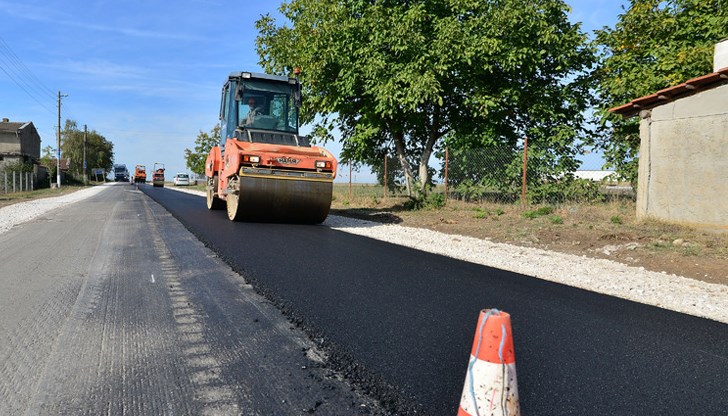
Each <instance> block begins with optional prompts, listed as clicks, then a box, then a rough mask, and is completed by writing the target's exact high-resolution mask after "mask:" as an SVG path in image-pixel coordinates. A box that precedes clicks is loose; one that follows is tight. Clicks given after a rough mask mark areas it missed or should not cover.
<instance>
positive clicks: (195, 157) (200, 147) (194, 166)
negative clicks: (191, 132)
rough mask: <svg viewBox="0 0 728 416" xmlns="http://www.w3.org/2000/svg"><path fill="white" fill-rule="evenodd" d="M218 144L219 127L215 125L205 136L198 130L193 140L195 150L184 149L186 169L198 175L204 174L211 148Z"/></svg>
mask: <svg viewBox="0 0 728 416" xmlns="http://www.w3.org/2000/svg"><path fill="white" fill-rule="evenodd" d="M219 144H220V125H219V124H218V125H216V126H215V127H213V128H212V130H210V134H207V133H205V132H203V131H202V130H200V134H198V135H197V138H196V139H195V150H194V151H192V150H190V149H185V160H186V161H187V167H188V168H190V170H191V171H192V172H194V173H196V174H198V175H204V174H205V160H206V159H207V155H208V154H209V153H210V149H212V147H213V146H217V145H219Z"/></svg>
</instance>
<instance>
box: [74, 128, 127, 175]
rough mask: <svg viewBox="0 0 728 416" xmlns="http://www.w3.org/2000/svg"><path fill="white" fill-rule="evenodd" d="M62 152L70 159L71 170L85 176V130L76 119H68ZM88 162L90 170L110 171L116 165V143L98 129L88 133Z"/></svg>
mask: <svg viewBox="0 0 728 416" xmlns="http://www.w3.org/2000/svg"><path fill="white" fill-rule="evenodd" d="M61 138H62V141H61V152H62V155H63V156H62V157H63V158H64V159H70V160H71V163H70V166H69V171H70V172H71V173H73V174H74V175H75V176H76V177H83V151H84V131H83V130H79V128H78V125H77V123H76V122H75V121H74V120H66V124H65V127H64V128H63V131H62V132H61ZM85 147H86V163H87V166H88V170H87V172H86V174H87V175H88V174H90V173H91V169H93V168H100V169H104V170H105V171H110V170H111V169H112V168H113V165H114V144H113V143H111V142H110V141H108V140H106V138H105V137H104V136H102V135H100V134H99V133H98V132H96V130H90V131H88V132H87V134H86V146H85Z"/></svg>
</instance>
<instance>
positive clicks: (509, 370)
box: [458, 355, 520, 416]
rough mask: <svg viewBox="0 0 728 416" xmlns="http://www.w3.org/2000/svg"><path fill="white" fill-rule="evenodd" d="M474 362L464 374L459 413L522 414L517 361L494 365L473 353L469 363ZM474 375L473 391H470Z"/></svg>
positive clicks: (482, 415) (470, 415) (482, 414)
mask: <svg viewBox="0 0 728 416" xmlns="http://www.w3.org/2000/svg"><path fill="white" fill-rule="evenodd" d="M473 361H474V364H473V366H472V370H471V371H468V372H467V374H466V375H465V387H464V389H463V394H462V397H461V399H460V409H459V410H458V416H475V415H480V416H484V415H509V416H516V415H520V412H519V401H518V380H517V378H516V364H515V363H514V364H493V363H489V362H487V361H481V360H478V359H476V358H475V357H473V356H472V355H471V356H470V362H471V363H472V362H473ZM471 377H472V379H473V391H472V392H471V391H469V390H470V382H471ZM486 380H487V382H484V381H486ZM499 409H504V410H505V413H503V412H502V411H500V410H499ZM494 412H495V413H494Z"/></svg>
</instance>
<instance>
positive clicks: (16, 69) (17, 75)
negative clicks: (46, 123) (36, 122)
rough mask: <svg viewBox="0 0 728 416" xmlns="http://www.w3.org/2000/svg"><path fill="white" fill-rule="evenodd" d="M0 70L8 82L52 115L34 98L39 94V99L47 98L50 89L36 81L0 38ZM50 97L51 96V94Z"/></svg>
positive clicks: (50, 111) (36, 78)
mask: <svg viewBox="0 0 728 416" xmlns="http://www.w3.org/2000/svg"><path fill="white" fill-rule="evenodd" d="M2 64H4V65H2ZM0 69H2V71H3V72H4V73H5V74H6V75H7V76H8V78H10V80H11V81H13V83H15V85H17V86H18V87H19V88H20V89H21V90H23V91H24V92H25V93H26V94H27V95H28V96H29V97H30V98H32V99H33V100H34V101H35V102H36V103H38V104H39V105H40V106H41V107H43V108H44V109H45V110H46V111H48V112H49V113H51V114H53V111H52V110H51V109H49V108H48V107H47V106H46V105H45V104H43V103H42V102H41V101H42V100H41V99H39V98H38V97H37V96H36V94H39V93H40V94H39V95H40V96H41V97H43V96H47V94H48V93H47V92H50V89H48V87H46V86H45V85H44V84H43V83H42V82H41V81H40V80H39V79H38V77H36V76H35V75H34V74H33V73H32V72H31V71H30V69H29V68H28V67H27V65H25V64H24V63H23V61H22V60H21V59H20V58H19V57H18V56H17V55H16V54H15V52H14V51H13V50H12V48H10V45H8V44H7V42H5V40H3V39H2V37H0ZM44 89H45V91H44ZM31 90H33V92H31ZM46 91H47V92H46ZM50 95H51V96H53V95H52V93H51V94H50Z"/></svg>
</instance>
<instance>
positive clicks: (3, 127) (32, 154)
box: [0, 118, 40, 168]
mask: <svg viewBox="0 0 728 416" xmlns="http://www.w3.org/2000/svg"><path fill="white" fill-rule="evenodd" d="M39 159H40V135H38V131H37V130H36V129H35V126H34V125H33V122H32V121H28V122H23V123H15V122H11V121H10V120H8V119H7V118H4V119H2V121H0V168H2V167H3V166H5V165H7V164H10V163H16V162H23V163H32V164H37V163H38V160H39Z"/></svg>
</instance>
